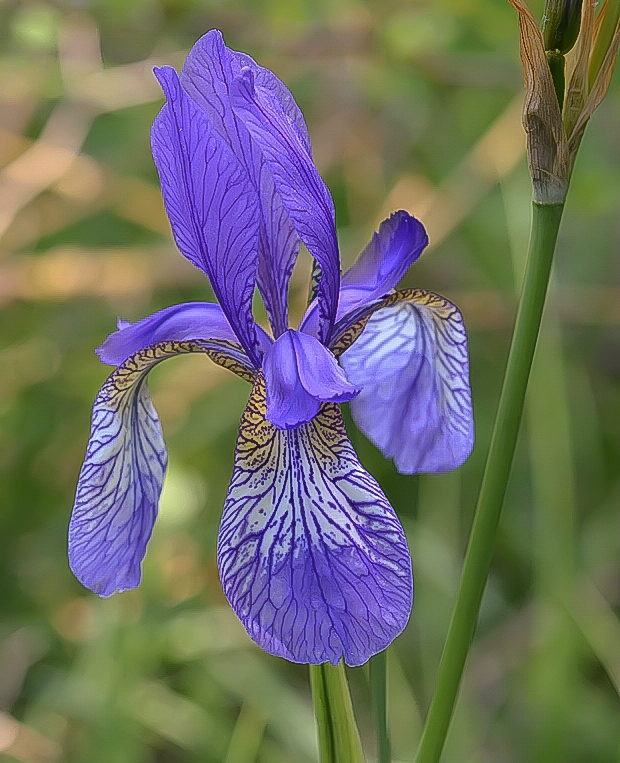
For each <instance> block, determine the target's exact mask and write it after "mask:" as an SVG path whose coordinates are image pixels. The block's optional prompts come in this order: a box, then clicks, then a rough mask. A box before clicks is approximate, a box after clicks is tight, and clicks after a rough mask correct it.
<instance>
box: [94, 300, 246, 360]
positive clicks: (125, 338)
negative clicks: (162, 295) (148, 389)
mask: <svg viewBox="0 0 620 763" xmlns="http://www.w3.org/2000/svg"><path fill="white" fill-rule="evenodd" d="M187 339H223V340H225V341H228V342H237V341H238V339H237V337H236V335H235V332H234V331H233V330H232V328H231V327H230V323H228V321H227V320H226V316H225V315H224V313H223V312H222V308H221V307H220V306H219V305H216V304H215V303H213V302H184V303H182V304H180V305H173V306H172V307H165V308H164V309H163V310H158V311H157V312H156V313H153V315H149V316H148V317H147V318H142V320H139V321H136V322H135V323H128V322H127V321H119V326H118V331H114V332H113V333H112V334H110V335H109V336H108V337H107V339H106V340H105V342H104V343H103V344H102V345H101V347H98V348H97V350H96V352H97V355H99V358H100V359H101V361H102V362H103V363H109V364H110V365H112V366H118V365H119V364H120V363H122V362H123V361H124V360H125V359H126V358H128V357H129V356H130V355H134V354H135V353H136V352H139V351H140V350H142V349H144V348H145V347H148V346H149V345H151V344H157V343H158V342H181V341H184V340H187Z"/></svg>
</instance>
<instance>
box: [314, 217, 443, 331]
mask: <svg viewBox="0 0 620 763" xmlns="http://www.w3.org/2000/svg"><path fill="white" fill-rule="evenodd" d="M427 244H428V236H427V235H426V231H425V230H424V226H423V225H422V223H421V222H420V221H419V220H417V219H416V218H415V217H412V216H411V215H410V214H409V213H408V212H404V211H403V210H401V211H400V212H394V213H393V214H392V215H390V217H388V218H387V220H384V221H383V222H382V223H381V225H380V226H379V230H378V231H377V232H375V233H374V234H373V237H372V238H371V239H370V241H369V242H368V244H367V245H366V247H365V248H364V250H363V251H362V253H361V254H360V256H359V257H358V258H357V260H356V262H355V263H354V265H353V266H352V267H351V268H349V270H347V272H346V273H345V274H344V275H343V276H342V280H341V284H340V299H339V302H338V316H337V320H338V322H339V324H340V325H341V327H342V325H343V321H345V319H346V316H347V314H348V313H351V314H354V313H355V314H356V313H357V311H358V309H359V308H361V307H363V306H364V305H367V304H370V303H371V302H373V301H374V300H376V299H379V298H380V297H383V296H384V295H385V294H387V293H388V292H389V291H390V290H391V289H393V288H394V287H395V286H396V284H397V283H398V282H399V281H400V279H401V278H402V277H403V276H404V275H405V273H406V272H407V269H408V268H409V266H410V265H412V264H413V263H414V262H415V261H416V260H417V259H418V257H419V256H420V254H421V253H422V251H423V250H424V248H425V247H426V246H427ZM352 320H353V321H354V320H355V317H354V315H352ZM300 328H301V330H302V331H305V332H306V333H308V334H313V335H316V332H317V330H318V306H317V304H316V301H315V302H314V303H313V304H311V305H310V306H309V308H308V310H307V311H306V315H305V316H304V318H303V320H302V322H301V325H300ZM331 338H333V334H332V337H331ZM331 338H330V340H331Z"/></svg>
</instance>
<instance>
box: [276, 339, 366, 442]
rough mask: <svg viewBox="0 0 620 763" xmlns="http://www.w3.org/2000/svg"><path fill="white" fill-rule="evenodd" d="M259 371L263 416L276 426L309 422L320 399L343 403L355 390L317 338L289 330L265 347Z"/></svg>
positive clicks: (290, 425) (356, 390)
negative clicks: (263, 391) (264, 391)
mask: <svg viewBox="0 0 620 763" xmlns="http://www.w3.org/2000/svg"><path fill="white" fill-rule="evenodd" d="M263 372H264V375H265V385H266V388H267V418H268V420H269V421H270V422H271V423H272V424H275V426H276V427H278V428H279V429H291V428H293V427H296V426H299V425H300V424H302V423H304V422H307V421H310V419H312V418H313V417H314V416H316V414H317V413H318V411H319V407H320V405H321V403H323V402H330V403H344V402H347V401H348V400H351V399H352V398H353V397H355V395H357V394H358V392H359V389H358V388H357V387H354V386H353V385H352V384H350V383H349V381H348V379H347V377H346V376H345V374H344V371H343V370H342V368H340V366H339V365H338V361H337V360H336V358H335V357H334V356H333V355H332V353H331V352H330V351H329V350H327V349H326V348H325V347H323V345H322V344H321V343H320V342H319V341H318V339H315V337H313V336H310V335H309V334H302V333H300V332H299V331H294V330H292V329H289V330H288V331H286V332H285V333H284V334H282V336H280V337H278V339H277V341H276V342H275V344H274V345H272V346H271V347H270V348H269V350H268V352H267V354H266V355H265V358H264V359H263Z"/></svg>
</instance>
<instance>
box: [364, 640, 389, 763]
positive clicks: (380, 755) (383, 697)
mask: <svg viewBox="0 0 620 763" xmlns="http://www.w3.org/2000/svg"><path fill="white" fill-rule="evenodd" d="M369 668H370V693H371V695H372V710H373V714H374V717H375V730H376V737H377V763H390V761H391V760H392V750H391V745H390V736H389V732H388V720H387V652H386V651H385V650H384V651H383V652H379V654H375V655H374V657H371V658H370V664H369Z"/></svg>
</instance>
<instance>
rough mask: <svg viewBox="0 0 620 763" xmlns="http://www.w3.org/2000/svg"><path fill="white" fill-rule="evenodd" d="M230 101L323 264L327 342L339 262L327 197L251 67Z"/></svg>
mask: <svg viewBox="0 0 620 763" xmlns="http://www.w3.org/2000/svg"><path fill="white" fill-rule="evenodd" d="M231 101H232V104H233V107H234V109H235V112H236V113H237V114H238V115H239V116H240V117H241V119H242V120H243V122H244V123H245V125H246V127H247V128H248V130H249V131H250V134H251V135H252V137H253V138H255V140H256V141H257V143H258V144H259V146H260V147H261V150H262V152H263V155H264V157H265V160H266V162H267V165H268V166H269V169H270V171H271V174H272V175H273V179H274V181H275V185H276V188H277V189H278V192H279V194H280V196H281V198H282V203H283V204H284V208H285V209H286V211H287V213H288V215H289V217H290V218H291V220H292V221H293V225H294V226H295V228H296V230H297V232H298V233H299V235H300V236H301V239H302V241H303V242H304V243H305V245H306V246H307V247H308V250H309V251H310V253H311V254H312V255H313V256H314V258H315V259H316V260H317V262H318V263H319V265H320V266H321V274H322V275H321V282H320V283H319V288H318V305H319V327H318V334H317V335H318V337H319V339H320V340H321V341H322V342H323V343H325V342H326V341H327V339H328V337H329V335H330V333H331V330H332V326H333V324H334V321H335V319H336V310H337V308H338V292H339V288H340V258H339V254H338V242H337V239H336V223H335V216H334V204H333V201H332V198H331V195H330V193H329V191H328V189H327V186H326V185H325V183H324V182H323V181H322V179H321V176H320V175H319V173H318V171H317V169H316V167H315V166H314V164H313V162H312V157H311V156H310V154H309V153H308V150H307V147H306V145H305V143H304V140H303V137H302V136H301V135H300V132H299V130H298V128H297V126H296V125H295V123H294V122H292V121H291V119H290V118H289V117H288V116H287V114H286V113H285V112H284V109H283V108H282V105H281V103H280V101H279V100H278V99H277V98H276V97H275V96H274V95H273V93H272V92H271V91H269V90H267V89H264V88H260V87H259V86H258V85H257V83H256V78H255V74H254V71H253V70H252V69H251V68H249V67H246V68H244V69H243V70H242V72H241V74H240V76H239V77H237V79H235V81H234V83H233V85H232V87H231Z"/></svg>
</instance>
